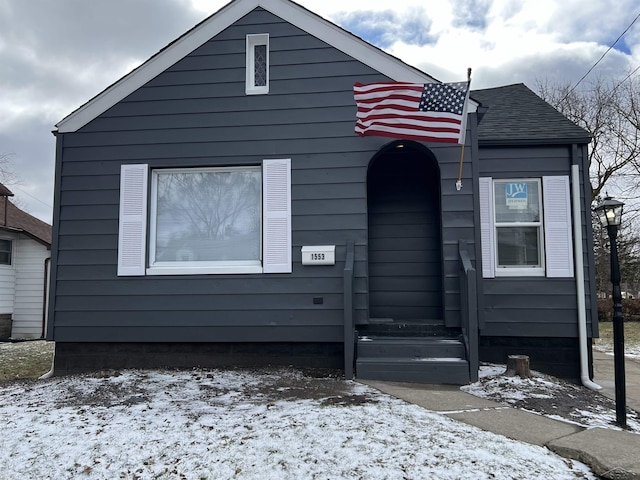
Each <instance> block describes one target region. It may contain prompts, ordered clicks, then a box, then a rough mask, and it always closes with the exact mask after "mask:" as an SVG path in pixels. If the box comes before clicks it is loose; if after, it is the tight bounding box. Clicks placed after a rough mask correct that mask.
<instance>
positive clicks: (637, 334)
mask: <svg viewBox="0 0 640 480" xmlns="http://www.w3.org/2000/svg"><path fill="white" fill-rule="evenodd" d="M599 328H600V338H597V339H596V340H595V344H594V345H595V347H596V348H597V349H598V350H602V351H604V352H613V322H600V324H599ZM624 351H625V354H626V355H634V356H635V355H640V322H625V323H624Z"/></svg>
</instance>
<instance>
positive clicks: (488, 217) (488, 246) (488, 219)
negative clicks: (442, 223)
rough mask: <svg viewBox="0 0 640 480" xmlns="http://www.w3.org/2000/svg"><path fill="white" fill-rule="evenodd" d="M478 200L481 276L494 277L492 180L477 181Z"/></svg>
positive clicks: (483, 178) (489, 178)
mask: <svg viewBox="0 0 640 480" xmlns="http://www.w3.org/2000/svg"><path fill="white" fill-rule="evenodd" d="M479 180H480V184H479V189H478V198H479V200H480V241H481V244H482V276H483V277H484V278H493V277H495V276H496V260H495V251H496V248H495V234H494V228H493V221H494V218H493V179H492V178H491V177H482V178H480V179H479Z"/></svg>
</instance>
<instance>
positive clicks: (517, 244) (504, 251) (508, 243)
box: [496, 227, 541, 267]
mask: <svg viewBox="0 0 640 480" xmlns="http://www.w3.org/2000/svg"><path fill="white" fill-rule="evenodd" d="M496 232H497V237H498V239H497V240H498V266H499V267H521V266H533V267H539V266H541V261H540V245H539V228H538V227H499V228H497V229H496Z"/></svg>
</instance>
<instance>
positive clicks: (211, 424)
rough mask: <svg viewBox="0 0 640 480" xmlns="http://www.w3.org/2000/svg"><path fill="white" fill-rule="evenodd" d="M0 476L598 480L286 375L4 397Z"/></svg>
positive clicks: (44, 387)
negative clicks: (540, 479) (569, 479)
mask: <svg viewBox="0 0 640 480" xmlns="http://www.w3.org/2000/svg"><path fill="white" fill-rule="evenodd" d="M116 373H117V372H116ZM0 466H1V470H0V476H1V477H2V478H4V479H17V478H43V479H45V478H50V479H66V478H89V479H102V478H109V479H111V478H127V479H152V478H153V479H169V478H171V479H173V478H186V479H208V478H212V479H232V478H233V479H236V478H237V479H261V480H262V479H278V480H280V479H315V478H318V479H320V478H322V479H327V478H331V479H341V478H349V479H418V478H437V479H461V478H474V479H483V478H487V479H488V478H492V479H513V478H518V479H539V478H554V479H562V478H595V477H594V476H592V475H591V474H590V473H589V472H588V470H587V469H586V467H585V466H584V465H582V464H579V463H575V462H571V461H569V460H565V459H562V458H560V457H558V456H556V455H554V454H553V453H551V452H549V451H548V450H546V449H544V448H541V447H537V446H532V445H528V444H525V443H521V442H517V441H513V440H509V439H507V438H505V437H502V436H499V435H495V434H492V433H488V432H485V431H482V430H479V429H477V428H475V427H471V426H468V425H465V424H462V423H459V422H456V421H454V420H452V419H449V418H447V417H446V416H444V415H440V414H436V413H434V412H430V411H427V410H425V409H423V408H421V407H418V406H415V405H411V404H407V403H405V402H403V401H401V400H398V399H394V398H392V397H389V396H387V395H384V394H381V393H379V392H377V391H376V390H373V389H371V388H369V387H366V386H363V385H360V384H357V383H354V382H345V381H343V380H338V379H331V378H322V379H318V378H310V377H306V376H304V375H303V374H302V373H300V372H298V371H295V370H291V369H282V370H268V371H267V370H265V371H246V370H244V371H243V370H238V371H218V370H211V371H208V370H207V371H125V372H123V373H122V374H116V375H112V376H102V377H100V376H74V377H64V378H54V379H49V380H39V381H35V382H14V383H5V384H0Z"/></svg>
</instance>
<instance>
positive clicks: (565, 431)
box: [361, 352, 640, 480]
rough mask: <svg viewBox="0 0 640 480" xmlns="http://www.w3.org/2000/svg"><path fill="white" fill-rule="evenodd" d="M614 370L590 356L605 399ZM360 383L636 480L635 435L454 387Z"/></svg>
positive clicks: (639, 440)
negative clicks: (520, 407)
mask: <svg viewBox="0 0 640 480" xmlns="http://www.w3.org/2000/svg"><path fill="white" fill-rule="evenodd" d="M609 362H610V363H611V366H610V365H609ZM612 365H613V357H611V356H607V355H604V354H600V353H599V352H594V369H595V370H596V372H597V376H596V379H594V380H595V381H599V383H600V384H601V385H602V386H603V387H604V389H606V390H605V392H604V393H605V394H609V395H610V394H611V392H614V390H613V367H612ZM609 367H611V368H610V369H609ZM625 369H626V374H627V375H626V376H627V378H628V379H630V380H632V379H637V380H638V383H637V385H640V363H638V362H632V363H631V364H629V362H627V363H626V364H625ZM636 375H637V376H636ZM632 381H633V382H635V380H632ZM608 382H611V384H609V383H608ZM361 383H364V384H367V385H370V386H371V387H373V388H376V389H378V390H380V391H381V392H384V393H387V394H389V395H393V396H394V397H398V398H401V399H403V400H405V401H407V402H409V403H414V404H416V405H420V406H421V407H424V408H426V409H429V410H433V411H435V412H440V413H442V414H444V415H447V416H449V417H451V418H453V419H456V420H459V421H461V422H464V423H467V424H469V425H474V426H476V427H478V428H481V429H483V430H487V431H490V432H494V433H497V434H500V435H504V436H505V437H509V438H512V439H514V440H520V441H523V442H526V443H530V444H533V445H540V446H545V447H547V448H549V449H550V450H552V451H553V452H555V453H557V454H559V455H561V456H563V457H567V458H571V459H574V460H578V461H580V462H583V463H585V464H587V465H589V467H591V469H592V471H593V472H594V473H595V474H596V475H599V476H600V477H602V478H607V479H616V480H623V479H634V480H640V435H638V434H635V433H629V432H625V431H621V430H613V429H607V428H592V429H585V428H583V427H580V426H578V425H574V424H570V423H567V422H563V421H560V420H553V419H551V418H548V417H545V416H543V415H536V414H533V413H529V412H525V411H523V410H518V409H516V408H513V407H511V406H508V405H506V404H503V403H498V402H494V401H491V400H486V399H483V398H479V397H475V396H473V395H471V394H468V393H466V392H462V391H461V390H460V389H459V387H455V386H448V385H422V384H413V383H395V382H380V381H373V380H363V381H361ZM631 383H632V382H629V384H628V385H627V395H628V396H629V395H633V397H632V398H630V399H629V400H628V403H627V404H628V405H629V406H631V407H632V408H636V407H634V405H640V388H636V387H637V385H635V384H634V385H631ZM614 394H615V393H614ZM636 395H638V396H637V397H636Z"/></svg>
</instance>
